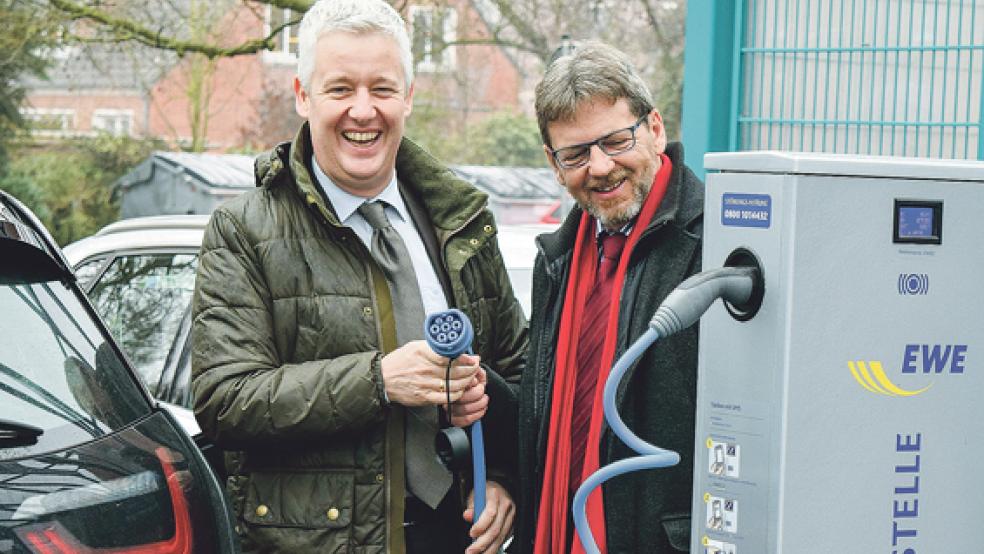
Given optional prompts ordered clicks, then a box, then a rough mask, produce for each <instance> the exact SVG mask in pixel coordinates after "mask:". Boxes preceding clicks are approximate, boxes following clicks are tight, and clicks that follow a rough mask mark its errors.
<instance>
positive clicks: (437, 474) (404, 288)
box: [359, 201, 452, 508]
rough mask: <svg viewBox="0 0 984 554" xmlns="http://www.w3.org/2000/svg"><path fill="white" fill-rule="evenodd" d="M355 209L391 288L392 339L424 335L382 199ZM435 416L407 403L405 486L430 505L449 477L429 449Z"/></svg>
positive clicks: (419, 306)
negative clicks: (369, 230)
mask: <svg viewBox="0 0 984 554" xmlns="http://www.w3.org/2000/svg"><path fill="white" fill-rule="evenodd" d="M359 214H360V215H362V217H363V218H365V220H366V221H367V222H368V223H369V225H371V226H372V229H373V231H372V240H371V241H370V244H371V247H370V250H371V251H372V257H373V259H375V260H376V264H378V265H379V267H380V269H382V270H383V274H384V275H385V276H386V281H387V283H388V284H389V287H390V298H391V302H392V304H393V318H394V320H395V321H396V340H397V344H400V345H403V344H406V343H407V342H409V341H412V340H419V339H422V338H424V317H425V315H426V314H425V313H424V303H423V301H422V300H421V297H420V286H419V285H418V284H417V273H416V272H415V271H414V269H413V262H412V261H411V260H410V253H409V252H408V251H407V246H406V244H405V243H404V242H403V239H402V238H401V237H400V234H399V233H398V232H397V231H396V229H394V228H393V226H392V225H390V222H389V219H388V218H387V217H386V211H385V204H384V203H383V202H382V201H379V202H366V203H364V204H362V205H361V206H359ZM437 421H438V416H437V408H436V407H435V406H419V407H407V426H406V427H407V429H406V465H407V488H409V489H410V492H412V493H413V494H414V495H415V496H416V497H417V498H419V499H420V500H422V501H423V502H424V503H426V504H427V505H428V506H430V507H431V508H436V507H437V505H438V504H439V503H440V502H441V499H443V498H444V495H445V494H447V492H448V489H450V488H451V480H452V479H451V473H450V472H449V471H448V470H447V468H445V467H444V465H443V464H442V463H441V462H440V460H439V459H438V458H437V454H436V453H435V452H434V435H435V434H436V433H437V431H438V424H437Z"/></svg>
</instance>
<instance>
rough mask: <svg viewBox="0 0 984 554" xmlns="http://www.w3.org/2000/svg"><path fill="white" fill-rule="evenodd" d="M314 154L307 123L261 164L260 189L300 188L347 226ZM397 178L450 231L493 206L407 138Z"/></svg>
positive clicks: (438, 224)
mask: <svg viewBox="0 0 984 554" xmlns="http://www.w3.org/2000/svg"><path fill="white" fill-rule="evenodd" d="M311 152H312V147H311V131H310V129H309V127H308V123H307V122H305V123H304V125H302V126H301V128H300V130H299V131H298V132H297V136H295V137H294V140H293V141H292V142H284V143H281V144H279V145H277V146H276V147H274V148H273V149H272V150H269V151H268V152H265V153H263V154H261V155H260V156H258V157H257V158H256V162H255V164H254V170H255V173H256V186H258V187H268V188H272V187H277V186H294V187H296V190H297V193H298V194H299V195H300V196H301V198H304V199H306V200H307V201H308V203H314V204H317V205H318V206H319V207H321V208H324V209H322V212H324V213H325V214H326V218H327V219H328V223H330V224H331V225H334V226H336V227H338V226H341V223H340V222H339V221H338V218H337V217H336V216H335V213H334V210H333V209H332V208H331V206H330V205H329V204H328V202H327V201H326V200H325V198H324V195H323V194H322V192H321V189H320V187H318V186H317V184H316V183H315V179H314V178H313V177H312V175H311V171H310V169H309V168H308V163H309V160H311ZM396 176H397V179H399V181H400V184H401V185H402V186H403V188H404V190H405V191H406V192H407V193H409V194H411V195H413V196H414V198H416V199H418V200H419V201H420V203H421V205H422V206H424V209H425V210H426V211H427V213H428V215H429V216H430V219H431V223H432V224H433V225H434V226H435V227H437V228H439V229H442V230H444V231H453V230H456V229H459V228H461V227H462V226H464V225H465V224H466V223H467V222H468V221H470V220H471V219H472V218H473V217H474V216H475V214H476V213H478V212H480V211H481V210H482V209H483V208H485V206H486V205H487V204H488V195H487V194H485V193H484V192H481V191H480V190H478V189H476V188H475V187H474V186H472V185H471V184H469V183H468V182H467V181H464V180H463V179H460V178H459V177H457V176H455V174H454V173H453V172H452V171H451V170H450V169H448V167H447V166H445V165H444V164H442V163H441V162H439V161H438V160H437V159H436V158H434V157H433V156H431V155H430V154H429V153H427V151H425V150H424V149H423V148H421V147H420V146H419V145H418V144H416V143H415V142H413V141H412V140H410V139H408V138H406V137H404V138H403V140H402V141H401V142H400V149H399V151H398V152H397V154H396ZM291 177H293V178H291Z"/></svg>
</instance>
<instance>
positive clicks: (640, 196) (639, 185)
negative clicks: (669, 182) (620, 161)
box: [577, 168, 653, 230]
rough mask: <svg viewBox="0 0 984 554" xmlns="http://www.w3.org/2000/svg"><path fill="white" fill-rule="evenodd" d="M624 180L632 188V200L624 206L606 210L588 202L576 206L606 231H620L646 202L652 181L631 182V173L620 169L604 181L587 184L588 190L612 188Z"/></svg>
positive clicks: (638, 180)
mask: <svg viewBox="0 0 984 554" xmlns="http://www.w3.org/2000/svg"><path fill="white" fill-rule="evenodd" d="M625 179H628V182H627V183H626V185H627V186H631V187H632V198H631V199H630V200H629V202H627V203H625V204H624V205H616V206H611V207H607V208H606V207H603V206H600V205H598V204H596V203H594V202H591V201H590V200H583V201H582V200H578V202H577V203H578V205H579V206H580V207H581V209H583V210H584V211H586V212H588V213H589V214H591V215H592V216H593V217H594V218H595V219H597V220H598V221H599V222H600V223H601V225H602V226H603V227H605V228H606V229H609V230H617V229H621V228H622V227H624V226H625V224H626V223H628V222H630V221H632V220H633V219H635V217H636V216H637V215H639V212H640V211H641V210H642V205H643V204H644V203H645V202H646V197H647V196H649V191H650V190H651V189H652V188H653V180H652V179H646V178H645V177H643V178H642V179H637V180H632V172H631V171H629V170H627V169H625V168H620V169H618V170H616V171H613V172H611V173H609V174H608V175H607V176H606V177H605V178H604V179H595V180H592V181H591V182H589V183H588V189H589V190H591V189H595V188H599V187H603V188H608V187H613V186H615V185H617V184H618V183H619V182H620V181H622V180H625Z"/></svg>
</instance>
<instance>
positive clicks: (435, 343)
mask: <svg viewBox="0 0 984 554" xmlns="http://www.w3.org/2000/svg"><path fill="white" fill-rule="evenodd" d="M424 337H426V339H427V344H428V346H430V347H431V350H433V351H434V352H436V353H438V354H440V355H441V356H444V357H445V358H448V359H449V360H454V359H455V358H457V357H458V356H460V355H462V354H465V353H468V354H471V353H472V350H471V343H472V339H474V338H475V331H474V329H473V328H472V324H471V321H470V320H469V319H468V316H467V315H465V313H464V312H462V311H461V310H456V309H454V308H452V309H450V310H446V311H443V312H436V313H433V314H430V315H428V316H427V319H426V320H425V321H424ZM471 452H472V471H473V476H474V482H475V485H474V486H475V514H474V517H473V518H472V522H475V521H478V518H479V517H480V516H481V515H482V512H483V511H485V440H484V437H483V435H482V421H481V420H478V421H476V422H475V423H472V425H471Z"/></svg>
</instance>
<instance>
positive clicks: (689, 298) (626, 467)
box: [573, 267, 762, 554]
mask: <svg viewBox="0 0 984 554" xmlns="http://www.w3.org/2000/svg"><path fill="white" fill-rule="evenodd" d="M718 298H721V299H723V300H724V301H725V302H729V303H731V304H732V305H734V306H738V307H739V308H740V309H742V310H744V311H748V310H749V308H750V307H749V306H748V305H747V304H748V303H749V302H759V303H760V302H761V299H762V277H761V270H760V269H759V268H758V267H722V268H719V269H712V270H708V271H705V272H703V273H698V274H697V275H694V276H692V277H690V278H689V279H687V280H686V281H684V282H682V283H680V285H679V286H677V288H676V289H674V290H673V292H671V293H670V294H669V295H668V296H667V297H666V300H664V301H663V303H662V304H661V305H660V306H659V308H658V309H657V310H656V314H655V315H654V316H653V318H652V319H651V320H650V321H649V329H647V330H646V332H645V333H643V335H642V336H640V337H639V338H638V339H636V341H635V342H633V343H632V345H631V346H630V347H629V349H628V350H626V351H625V353H624V354H622V356H620V357H619V359H618V361H617V362H616V363H615V365H614V366H612V371H611V373H610V374H609V375H608V380H607V381H606V382H605V390H604V393H603V404H604V408H605V419H606V420H607V421H608V424H609V426H610V427H611V429H612V432H613V433H615V435H616V436H617V437H618V438H619V439H621V440H622V442H624V443H625V444H626V445H627V446H628V447H629V448H631V449H632V450H634V451H635V452H636V453H638V454H640V456H635V457H632V458H626V459H623V460H619V461H617V462H613V463H611V464H608V465H606V466H604V467H602V468H600V469H599V470H598V471H596V472H594V473H592V474H591V475H590V476H588V478H587V479H585V480H584V482H583V483H581V486H580V487H578V489H577V492H576V493H574V503H573V512H574V527H575V528H576V529H577V535H578V537H579V538H580V539H581V545H582V546H583V547H584V551H585V552H586V553H587V554H600V550H598V545H597V543H596V542H595V540H594V535H593V534H592V533H591V527H590V525H588V514H587V503H588V496H589V495H590V494H591V492H592V491H594V489H595V488H597V487H599V486H601V484H602V483H604V482H606V481H608V480H609V479H611V478H613V477H616V476H618V475H623V474H625V473H629V472H631V471H640V470H643V469H655V468H663V467H670V466H674V465H676V464H678V463H680V454H678V453H676V452H674V451H672V450H664V449H662V448H659V447H658V446H655V445H652V444H649V443H648V442H646V441H644V440H642V439H640V438H639V437H638V436H636V434H635V433H633V432H632V431H631V430H630V429H629V428H628V427H626V425H625V423H624V422H623V421H622V417H621V416H620V415H619V413H618V409H617V407H616V405H615V395H616V393H617V392H618V385H619V383H620V382H621V381H622V377H624V376H625V373H626V372H627V371H628V370H629V368H630V367H632V365H633V364H634V363H635V361H636V360H637V359H638V358H639V356H641V355H642V353H643V352H645V351H646V349H648V348H649V347H650V346H652V344H653V343H655V342H656V340H657V339H658V338H660V337H668V336H670V335H672V334H674V333H677V332H679V331H681V330H683V329H686V328H687V327H689V326H691V325H693V324H694V323H695V322H696V321H697V320H698V319H700V317H701V316H702V315H704V312H706V311H707V309H708V308H710V306H711V304H713V303H714V301H715V300H717V299H718ZM757 309H758V307H757V306H755V307H754V310H757ZM754 310H752V311H753V312H754Z"/></svg>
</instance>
